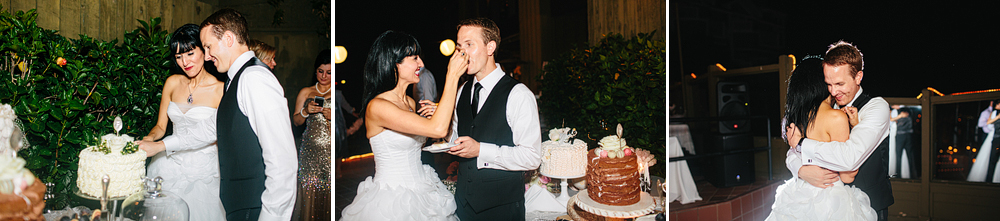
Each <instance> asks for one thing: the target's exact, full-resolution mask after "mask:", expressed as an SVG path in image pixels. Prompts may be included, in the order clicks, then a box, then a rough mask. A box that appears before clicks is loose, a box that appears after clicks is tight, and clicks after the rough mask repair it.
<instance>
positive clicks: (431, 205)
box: [341, 130, 458, 220]
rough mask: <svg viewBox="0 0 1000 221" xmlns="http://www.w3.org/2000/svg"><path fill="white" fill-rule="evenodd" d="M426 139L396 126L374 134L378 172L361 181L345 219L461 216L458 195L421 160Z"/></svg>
mask: <svg viewBox="0 0 1000 221" xmlns="http://www.w3.org/2000/svg"><path fill="white" fill-rule="evenodd" d="M426 140H427V138H426V137H423V136H416V135H406V134H400V133H397V132H395V131H392V130H384V131H382V132H381V133H379V134H377V135H375V136H374V137H371V138H370V139H369V142H370V143H371V146H372V153H374V154H375V176H374V177H368V178H367V179H365V181H363V182H361V183H360V184H358V191H357V192H358V194H357V195H356V196H355V197H354V202H352V203H351V205H348V206H347V207H346V208H344V210H343V211H342V212H341V214H342V217H341V220H458V218H457V217H456V216H455V209H456V208H457V206H456V204H455V197H454V195H452V194H451V192H448V189H447V188H446V187H445V185H444V183H441V180H440V179H438V176H437V173H435V172H434V169H433V168H431V167H430V166H427V165H423V164H421V163H420V148H421V147H422V145H423V144H424V141H426Z"/></svg>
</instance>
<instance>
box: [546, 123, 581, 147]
mask: <svg viewBox="0 0 1000 221" xmlns="http://www.w3.org/2000/svg"><path fill="white" fill-rule="evenodd" d="M574 136H576V129H573V128H569V127H564V128H552V129H551V130H549V140H552V141H559V142H563V143H567V142H569V141H570V138H573V137H574Z"/></svg>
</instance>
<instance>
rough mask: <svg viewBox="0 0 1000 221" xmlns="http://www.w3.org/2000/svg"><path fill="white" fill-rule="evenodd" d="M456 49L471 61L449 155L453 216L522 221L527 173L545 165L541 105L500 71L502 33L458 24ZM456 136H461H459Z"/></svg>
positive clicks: (488, 25)
mask: <svg viewBox="0 0 1000 221" xmlns="http://www.w3.org/2000/svg"><path fill="white" fill-rule="evenodd" d="M457 41H458V49H459V51H456V52H455V53H463V54H464V55H466V56H468V58H469V67H468V71H467V74H469V75H473V76H475V77H474V78H472V79H470V80H468V81H467V82H466V83H465V85H463V86H462V87H461V88H459V98H458V100H457V101H456V105H455V114H454V117H453V118H452V128H453V129H452V132H451V134H452V135H451V138H450V139H451V140H452V141H453V142H454V143H456V144H458V146H455V147H452V148H451V150H449V151H448V153H450V154H453V155H455V156H459V157H461V158H460V159H459V167H458V168H459V169H458V182H457V185H456V190H455V202H456V203H458V209H457V211H455V214H456V215H458V217H459V218H460V219H462V220H524V212H525V208H524V181H523V179H524V177H523V171H526V170H534V169H536V168H538V165H539V164H541V160H542V159H541V154H540V153H541V146H542V133H541V127H540V126H539V123H538V106H537V105H536V104H535V96H534V94H532V93H531V90H529V89H528V87H527V86H524V84H521V83H519V82H517V80H514V78H511V77H510V76H508V75H507V74H506V73H504V72H503V70H502V69H500V64H497V63H496V62H495V57H496V56H495V55H496V52H497V48H499V44H500V29H499V28H497V25H496V24H495V23H493V21H491V20H489V19H486V18H475V19H466V20H462V21H461V22H459V24H458V38H457ZM456 137H457V138H456Z"/></svg>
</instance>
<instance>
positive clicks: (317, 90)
mask: <svg viewBox="0 0 1000 221" xmlns="http://www.w3.org/2000/svg"><path fill="white" fill-rule="evenodd" d="M313 88H316V92H317V93H319V95H326V93H330V89H333V87H330V88H327V89H326V92H320V91H319V83H316V85H313ZM393 94H395V92H393Z"/></svg>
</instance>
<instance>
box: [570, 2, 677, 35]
mask: <svg viewBox="0 0 1000 221" xmlns="http://www.w3.org/2000/svg"><path fill="white" fill-rule="evenodd" d="M587 10H588V11H589V15H590V16H588V17H587V24H588V28H589V29H590V38H589V40H588V41H589V42H590V44H594V43H596V42H597V41H598V40H600V39H601V38H603V35H605V34H607V33H608V32H614V33H621V34H622V35H624V36H625V38H629V37H631V36H635V34H636V33H648V32H652V31H654V30H655V31H656V35H655V36H656V37H657V38H661V39H663V40H666V28H667V23H666V20H667V7H666V2H665V1H658V0H637V1H618V0H588V1H587Z"/></svg>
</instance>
